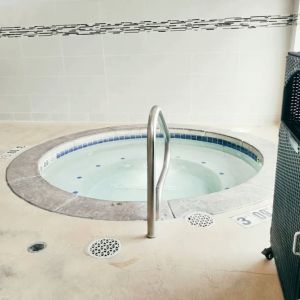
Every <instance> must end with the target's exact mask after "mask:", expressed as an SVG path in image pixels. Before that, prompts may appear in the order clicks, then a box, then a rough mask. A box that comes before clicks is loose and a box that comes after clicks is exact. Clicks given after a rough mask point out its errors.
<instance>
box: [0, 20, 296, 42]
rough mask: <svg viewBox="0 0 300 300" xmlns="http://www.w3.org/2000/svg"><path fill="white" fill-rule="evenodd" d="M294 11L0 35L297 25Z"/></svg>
mask: <svg viewBox="0 0 300 300" xmlns="http://www.w3.org/2000/svg"><path fill="white" fill-rule="evenodd" d="M297 19H298V15H297V14H291V15H266V16H250V17H230V18H222V19H187V20H167V21H161V22H157V21H140V22H119V23H114V24H110V23H93V24H64V25H50V26H45V25H41V26H28V27H25V26H24V27H23V26H14V27H0V38H1V37H9V38H17V37H37V36H54V35H63V36H68V35H95V34H124V33H141V32H170V31H187V30H199V29H202V30H216V29H218V28H222V29H243V28H248V29H253V28H258V27H282V26H289V25H296V23H297Z"/></svg>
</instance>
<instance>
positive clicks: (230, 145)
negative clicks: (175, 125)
mask: <svg viewBox="0 0 300 300" xmlns="http://www.w3.org/2000/svg"><path fill="white" fill-rule="evenodd" d="M157 137H158V138H163V134H157ZM145 138H147V135H146V134H130V135H121V136H113V137H106V138H102V139H97V140H93V141H89V142H85V143H83V144H80V145H76V146H73V147H70V148H68V149H65V150H63V151H61V152H59V153H57V154H56V158H57V159H59V158H61V157H63V156H65V155H67V154H69V153H72V152H74V151H77V150H80V149H84V148H87V147H90V146H94V145H98V144H102V143H108V142H115V141H122V140H133V139H145ZM171 138H175V139H184V140H193V141H199V142H205V143H211V144H218V145H221V146H224V147H228V148H232V149H234V150H237V151H240V152H242V153H244V154H246V155H247V156H249V157H250V158H252V159H253V160H254V161H259V159H258V157H257V155H256V154H255V153H253V152H252V151H250V150H249V149H247V148H245V147H243V146H240V145H237V144H235V143H233V142H230V141H227V140H224V139H219V138H214V137H209V136H202V135H195V134H186V133H171ZM121 159H122V158H121ZM44 166H45V165H44Z"/></svg>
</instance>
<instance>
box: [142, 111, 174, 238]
mask: <svg viewBox="0 0 300 300" xmlns="http://www.w3.org/2000/svg"><path fill="white" fill-rule="evenodd" d="M158 123H159V125H160V128H162V129H163V131H164V134H165V151H164V163H163V167H162V170H161V173H160V176H159V179H158V181H157V184H156V180H155V178H156V176H155V173H156V172H155V140H156V129H157V125H158ZM169 163H170V132H169V129H168V126H167V124H166V121H165V119H164V116H163V114H162V111H161V108H160V107H159V106H153V107H152V108H151V111H150V114H149V119H148V128H147V226H148V230H147V237H148V238H154V237H155V220H158V219H159V218H160V198H161V193H162V188H163V185H164V182H165V179H166V176H167V173H168V168H169Z"/></svg>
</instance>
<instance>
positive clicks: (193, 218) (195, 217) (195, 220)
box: [185, 212, 214, 227]
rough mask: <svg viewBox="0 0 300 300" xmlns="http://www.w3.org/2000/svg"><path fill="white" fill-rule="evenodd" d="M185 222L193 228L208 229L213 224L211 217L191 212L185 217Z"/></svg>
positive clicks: (202, 213) (203, 213) (206, 214)
mask: <svg viewBox="0 0 300 300" xmlns="http://www.w3.org/2000/svg"><path fill="white" fill-rule="evenodd" d="M185 220H186V221H187V222H188V223H189V224H190V225H192V226H194V227H210V226H212V225H213V223H214V218H213V217H212V215H210V214H208V213H205V212H193V213H190V214H188V215H187V216H186V217H185Z"/></svg>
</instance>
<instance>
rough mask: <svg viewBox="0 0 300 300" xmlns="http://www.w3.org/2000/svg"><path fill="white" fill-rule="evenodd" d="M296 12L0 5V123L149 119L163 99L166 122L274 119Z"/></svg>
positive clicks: (136, 3) (266, 0)
mask: <svg viewBox="0 0 300 300" xmlns="http://www.w3.org/2000/svg"><path fill="white" fill-rule="evenodd" d="M294 10H295V9H294V1H292V0H252V1H251V2H249V1H246V0H228V1H223V0H211V1H207V0H184V1H182V0H152V1H150V0H118V1H117V0H57V1H55V0H52V1H47V0H2V1H0V26H2V28H1V29H0V120H17V121H97V122H105V123H107V122H110V123H114V122H116V123H117V122H130V123H132V122H146V121H147V115H148V112H149V110H150V107H151V106H152V105H154V104H159V105H160V106H161V107H162V108H163V110H164V112H165V115H166V119H167V121H168V122H177V123H178V122H179V123H197V124H204V125H223V124H226V125H237V126H240V125H241V126H242V125H262V124H271V123H273V122H275V121H276V120H278V118H279V114H280V108H281V101H282V85H283V78H284V68H285V56H286V53H287V51H288V50H290V47H291V37H292V30H293V26H291V25H289V24H292V23H293V22H294V20H295V16H291V15H292V14H294V13H297V12H295V11H294ZM249 17H251V18H249ZM169 20H173V21H172V22H167V21H169ZM142 21H148V22H142ZM124 22H129V23H124ZM74 24H75V25H74ZM80 24H83V25H80ZM145 24H146V25H147V26H148V27H147V26H146V25H145ZM54 25H66V26H54ZM145 26H146V27H145ZM7 27H11V28H7ZM12 27H14V28H12ZM252 27H256V28H252ZM120 28H122V30H121V31H122V33H120V34H114V33H113V32H114V30H115V32H120V30H119V29H120ZM124 28H125V29H124ZM132 28H133V29H134V28H135V29H136V28H139V30H138V31H140V32H138V33H129V32H130V31H131V29H132ZM232 28H236V29H232ZM177 30H178V31H177ZM124 31H125V32H124ZM133 31H136V30H133ZM32 32H33V34H32ZM45 32H46V35H50V36H41V35H43V34H44V33H45ZM7 33H8V34H7ZM10 34H11V35H12V37H10V38H8V37H7V35H10ZM66 34H68V35H66ZM26 35H33V36H34V37H26Z"/></svg>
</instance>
